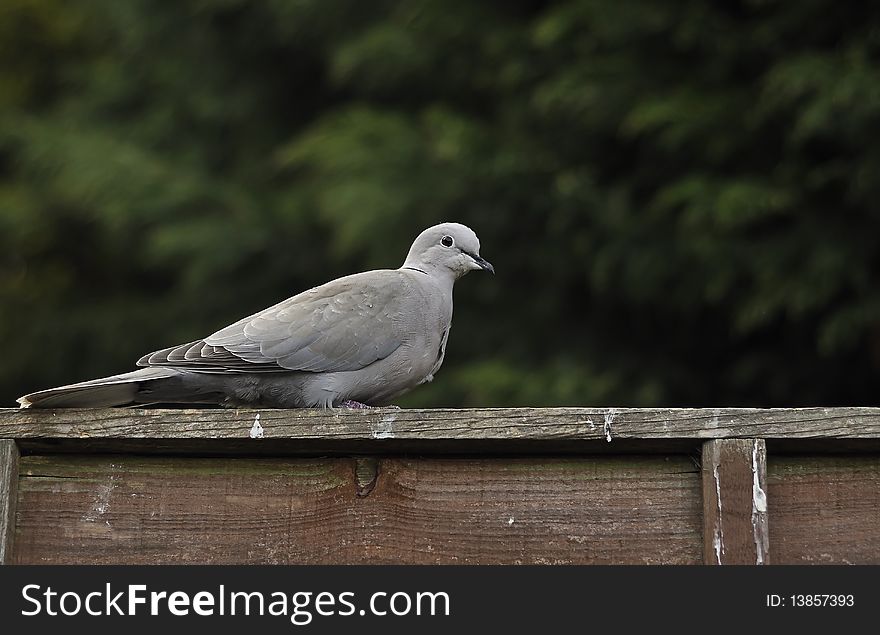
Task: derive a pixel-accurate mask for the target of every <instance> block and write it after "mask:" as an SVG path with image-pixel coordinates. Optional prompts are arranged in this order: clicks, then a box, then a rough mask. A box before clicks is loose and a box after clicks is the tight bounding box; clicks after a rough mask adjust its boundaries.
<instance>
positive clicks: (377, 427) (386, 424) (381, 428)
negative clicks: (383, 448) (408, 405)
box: [370, 414, 396, 439]
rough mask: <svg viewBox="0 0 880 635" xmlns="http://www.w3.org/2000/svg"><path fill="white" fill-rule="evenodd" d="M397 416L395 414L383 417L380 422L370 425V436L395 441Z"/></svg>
mask: <svg viewBox="0 0 880 635" xmlns="http://www.w3.org/2000/svg"><path fill="white" fill-rule="evenodd" d="M395 419H396V416H395V415H393V414H385V415H382V418H381V419H379V421H376V422H371V423H370V436H371V437H373V438H374V439H393V438H394V425H393V424H394V420H395Z"/></svg>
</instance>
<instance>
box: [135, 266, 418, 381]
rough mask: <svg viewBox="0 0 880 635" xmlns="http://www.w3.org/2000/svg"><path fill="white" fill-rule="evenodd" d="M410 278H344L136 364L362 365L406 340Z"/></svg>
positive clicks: (387, 273)
mask: <svg viewBox="0 0 880 635" xmlns="http://www.w3.org/2000/svg"><path fill="white" fill-rule="evenodd" d="M405 284H406V283H405V280H404V277H403V276H402V274H401V273H400V272H399V271H394V270H382V271H370V272H366V273H360V274H355V275H352V276H347V277H345V278H340V279H339V280H334V281H333V282H329V283H327V284H325V285H322V286H320V287H316V288H314V289H310V290H309V291H305V292H303V293H300V294H299V295H296V296H294V297H292V298H289V299H287V300H285V301H283V302H280V303H279V304H276V305H275V306H272V307H269V308H268V309H266V310H264V311H261V312H259V313H256V314H254V315H251V316H249V317H247V318H244V319H242V320H239V321H238V322H235V323H234V324H230V325H229V326H227V327H225V328H222V329H220V330H219V331H217V332H216V333H214V334H212V335H210V336H209V337H206V338H205V339H203V340H197V341H195V342H189V343H187V344H181V345H179V346H172V347H170V348H165V349H162V350H159V351H156V352H154V353H151V354H149V355H145V356H144V357H142V358H141V359H140V361H138V365H139V366H175V367H178V368H190V369H192V370H200V371H204V372H286V371H291V370H299V371H311V372H333V371H345V370H359V369H361V368H364V367H366V366H368V365H370V364H372V363H373V362H375V361H377V360H379V359H383V358H385V357H387V356H388V355H390V354H391V353H393V352H394V351H395V350H397V348H398V347H400V345H401V344H402V343H403V341H404V339H405V337H406V335H407V332H406V329H405V328H404V324H403V322H404V321H402V320H401V319H400V316H401V315H402V314H403V313H404V311H405V310H406V306H405V302H406V297H407V295H406V293H405V290H406V289H405Z"/></svg>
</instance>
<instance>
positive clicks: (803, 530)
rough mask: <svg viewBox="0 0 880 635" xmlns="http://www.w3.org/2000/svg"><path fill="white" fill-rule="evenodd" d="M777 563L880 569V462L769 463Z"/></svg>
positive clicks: (789, 459) (803, 459) (791, 459)
mask: <svg viewBox="0 0 880 635" xmlns="http://www.w3.org/2000/svg"><path fill="white" fill-rule="evenodd" d="M767 482H768V496H769V498H770V500H771V502H772V503H771V504H772V513H771V514H770V524H771V527H772V530H773V562H774V563H777V564H811V563H812V564H880V457H878V456H872V457H864V456H819V457H817V456H800V457H797V456H785V457H773V456H771V457H770V461H769V466H768V476H767Z"/></svg>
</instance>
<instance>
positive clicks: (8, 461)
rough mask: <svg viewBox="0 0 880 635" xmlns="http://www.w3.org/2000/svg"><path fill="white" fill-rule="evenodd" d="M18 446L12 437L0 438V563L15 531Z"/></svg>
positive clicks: (5, 558) (6, 557)
mask: <svg viewBox="0 0 880 635" xmlns="http://www.w3.org/2000/svg"><path fill="white" fill-rule="evenodd" d="M18 460H19V455H18V447H17V446H16V444H15V441H13V440H12V439H0V564H7V563H8V562H9V560H10V554H11V551H12V538H13V534H14V531H15V504H16V500H17V498H18Z"/></svg>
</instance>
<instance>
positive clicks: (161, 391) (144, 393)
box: [17, 367, 181, 408]
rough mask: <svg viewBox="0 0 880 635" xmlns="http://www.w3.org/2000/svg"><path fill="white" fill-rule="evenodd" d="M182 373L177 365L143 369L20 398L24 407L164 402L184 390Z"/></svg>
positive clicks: (99, 406) (107, 405)
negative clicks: (182, 387)
mask: <svg viewBox="0 0 880 635" xmlns="http://www.w3.org/2000/svg"><path fill="white" fill-rule="evenodd" d="M179 375H180V371H179V370H176V369H174V368H155V367H152V368H141V369H139V370H135V371H132V372H130V373H123V374H121V375H113V376H112V377H102V378H101V379H93V380H91V381H83V382H80V383H78V384H70V385H69V386H59V387H58V388H49V389H47V390H40V391H39V392H34V393H31V394H29V395H25V396H24V397H19V398H18V400H17V401H18V403H19V404H21V407H22V408H109V407H113V406H127V405H129V404H134V403H150V402H153V401H164V400H166V399H169V398H171V397H173V395H172V394H171V393H172V392H173V393H179V392H180V389H179V386H180V384H181V382H180V381H178V376H179ZM163 380H165V381H163ZM166 393H168V394H166ZM148 395H149V396H148ZM170 400H172V401H173V399H170Z"/></svg>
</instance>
